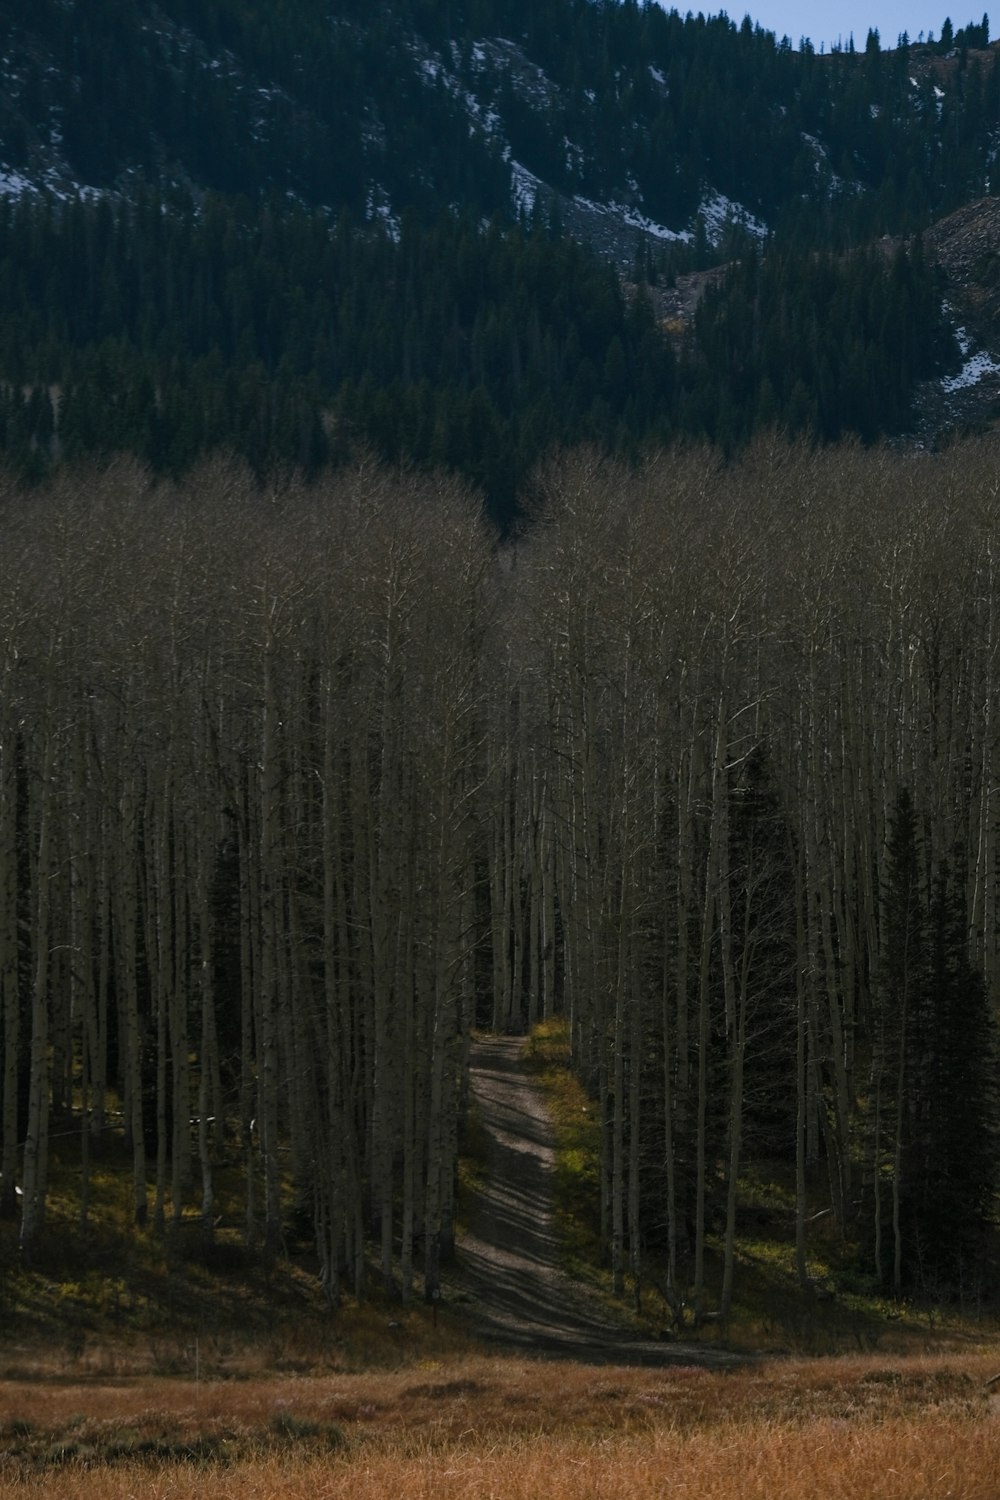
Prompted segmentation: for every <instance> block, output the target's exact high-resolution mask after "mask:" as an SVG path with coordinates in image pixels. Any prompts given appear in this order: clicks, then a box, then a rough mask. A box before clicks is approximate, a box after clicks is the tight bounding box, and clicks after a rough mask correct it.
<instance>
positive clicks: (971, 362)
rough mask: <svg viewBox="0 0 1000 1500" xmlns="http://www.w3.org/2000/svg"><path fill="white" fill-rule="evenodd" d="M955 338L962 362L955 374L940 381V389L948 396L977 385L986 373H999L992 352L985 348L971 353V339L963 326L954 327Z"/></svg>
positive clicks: (999, 365) (999, 369) (999, 366)
mask: <svg viewBox="0 0 1000 1500" xmlns="http://www.w3.org/2000/svg"><path fill="white" fill-rule="evenodd" d="M955 338H956V340H957V341H958V347H959V351H960V352H961V355H962V359H963V361H964V363H963V365H962V368H961V369H960V370H959V372H958V374H957V375H946V376H945V378H944V379H943V380H942V381H941V389H942V391H944V393H945V395H948V396H950V395H951V394H952V393H953V392H954V391H963V390H968V389H969V388H970V386H975V385H978V384H979V383H980V381H982V380H985V379H986V377H987V376H988V375H1000V364H998V363H997V361H996V360H995V359H994V358H993V356H992V354H989V353H988V352H987V351H986V350H985V349H979V350H977V351H976V353H975V354H973V353H971V349H972V340H971V339H970V338H969V335H968V333H967V332H966V330H965V329H964V328H956V329H955Z"/></svg>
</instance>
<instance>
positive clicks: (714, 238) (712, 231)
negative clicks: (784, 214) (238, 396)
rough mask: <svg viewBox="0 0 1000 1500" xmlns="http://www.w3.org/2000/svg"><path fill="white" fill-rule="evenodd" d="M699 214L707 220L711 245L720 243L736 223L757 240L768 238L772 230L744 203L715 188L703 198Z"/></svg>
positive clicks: (706, 227) (706, 229) (707, 233)
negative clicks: (737, 201) (745, 206)
mask: <svg viewBox="0 0 1000 1500" xmlns="http://www.w3.org/2000/svg"><path fill="white" fill-rule="evenodd" d="M698 214H699V217H700V218H702V219H703V220H704V221H705V233H706V235H707V236H708V242H709V244H710V245H718V244H719V243H720V242H721V241H722V239H723V236H724V235H725V233H726V230H727V229H729V228H730V226H732V225H734V224H735V225H736V226H737V227H738V228H740V229H743V230H745V231H746V232H747V234H749V235H752V237H753V238H754V239H755V240H766V239H767V236H768V234H769V232H770V231H769V230H768V227H767V225H766V224H765V223H764V221H763V220H762V219H758V218H757V217H756V216H755V215H754V214H752V213H751V212H750V210H749V209H748V208H744V206H743V204H742V203H736V202H735V201H734V200H733V199H732V198H727V197H726V195H725V193H719V192H716V191H715V190H714V189H711V190H709V191H708V192H707V193H706V195H705V197H704V198H703V199H702V201H701V205H700V207H699V209H698Z"/></svg>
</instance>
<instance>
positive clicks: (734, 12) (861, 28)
mask: <svg viewBox="0 0 1000 1500" xmlns="http://www.w3.org/2000/svg"><path fill="white" fill-rule="evenodd" d="M676 4H677V9H678V10H679V11H680V12H681V14H682V15H683V14H684V12H685V10H686V9H688V8H690V9H692V10H695V11H697V10H700V9H702V8H703V7H701V6H699V5H691V6H690V7H688V6H687V5H685V4H684V3H682V0H676ZM704 9H705V13H706V14H713V15H714V14H717V13H718V11H720V10H724V11H725V12H726V14H727V15H728V16H729V17H730V18H731V19H732V20H734V21H737V22H739V21H742V19H743V17H744V15H746V14H747V12H749V14H750V15H751V16H752V17H753V19H754V20H755V21H759V22H760V24H761V25H762V26H766V27H767V29H768V31H773V32H775V33H776V34H777V35H778V36H779V37H781V36H790V37H791V39H792V43H793V45H794V46H796V47H797V46H798V44H799V37H800V36H807V37H810V38H811V39H812V42H813V44H814V46H815V47H816V49H817V51H818V50H819V45H820V43H821V42H824V43H825V44H826V48H827V50H829V48H830V45H831V43H833V42H836V40H837V38H838V36H840V37H842V38H843V40H844V42H845V43H846V42H847V39H848V37H849V36H850V34H851V32H852V31H853V32H854V45H855V46H856V47H863V46H864V44H865V38H866V37H867V35H868V28H869V27H870V26H876V27H877V28H878V32H879V36H880V37H881V39H882V45H883V47H894V46H895V45H896V38H897V37H898V36H899V34H900V32H901V31H905V32H907V33H908V35H909V37H910V40H911V41H916V39H917V35H918V33H919V32H921V31H924V32H927V31H933V33H934V35H935V36H938V35H939V34H940V31H941V22H942V21H943V20H944V18H945V16H950V17H951V20H952V23H953V25H954V27H955V29H956V30H957V29H958V28H959V27H960V26H967V25H968V23H969V22H970V21H974V22H975V24H976V25H977V26H978V24H979V22H980V21H981V20H982V19H983V12H984V11H985V12H986V13H987V15H990V23H991V24H990V36H991V37H995V36H996V35H997V34H998V32H1000V0H994V7H993V9H994V10H995V11H996V17H995V19H994V17H993V16H992V15H991V14H990V10H991V8H990V5H989V0H977V3H976V4H971V5H970V3H969V0H962V3H961V4H960V5H958V7H957V8H956V9H954V10H949V8H948V0H933V3H928V0H912V3H910V4H906V3H905V0H869V3H868V4H864V3H862V0H807V3H799V4H796V3H795V0H759V3H758V4H757V5H756V6H754V5H752V4H745V5H739V4H737V3H726V4H719V5H717V6H714V7H712V6H705V7H704ZM966 12H968V14H966Z"/></svg>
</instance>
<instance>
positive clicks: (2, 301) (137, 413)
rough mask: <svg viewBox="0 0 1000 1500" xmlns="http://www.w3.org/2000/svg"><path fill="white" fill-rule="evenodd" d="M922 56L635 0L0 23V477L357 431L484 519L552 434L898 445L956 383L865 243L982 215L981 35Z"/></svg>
mask: <svg viewBox="0 0 1000 1500" xmlns="http://www.w3.org/2000/svg"><path fill="white" fill-rule="evenodd" d="M951 40H952V41H953V42H954V43H955V45H952V46H949V47H948V48H947V49H946V50H944V49H942V48H941V47H940V46H937V47H932V46H928V45H921V46H919V47H910V46H909V45H906V46H901V47H898V48H896V49H894V50H893V51H891V52H883V51H882V50H881V47H880V45H879V43H878V41H877V39H876V38H871V39H870V40H869V45H868V47H867V48H866V51H865V52H864V54H856V53H854V52H853V51H850V52H838V53H834V54H831V55H828V56H818V55H816V54H815V53H813V52H811V51H808V50H804V51H801V52H794V51H793V50H792V49H791V47H790V45H788V44H787V42H778V41H776V39H775V38H774V36H773V35H771V34H770V33H769V32H766V31H764V30H763V29H762V28H760V27H755V26H754V25H753V24H752V23H751V22H750V21H746V22H744V23H743V24H742V25H740V26H736V25H735V24H734V23H732V22H730V21H729V20H727V19H726V18H725V17H721V16H720V17H716V18H714V19H708V20H706V19H705V18H704V17H702V16H698V17H688V18H682V17H681V16H680V15H679V14H678V13H677V12H669V13H668V12H666V11H663V10H662V9H660V8H659V7H658V6H655V5H642V6H639V5H637V4H635V3H631V0H628V3H623V4H617V3H610V0H539V3H538V4H535V5H533V6H532V7H530V9H526V8H525V7H524V6H523V5H521V4H515V3H513V0H455V3H453V4H451V5H449V6H447V7H442V6H440V5H439V4H436V3H434V4H432V3H430V0H385V3H380V4H376V5H371V4H364V5H363V4H361V3H360V0H338V3H337V4H335V5H334V6H333V7H332V8H331V7H330V6H329V5H327V4H323V3H320V0H283V3H277V4H272V5H270V6H267V7H264V6H260V5H256V4H253V3H251V0H207V3H197V4H196V3H194V0H159V3H155V4H154V3H153V0H130V3H127V0H87V3H86V5H84V4H83V0H38V4H37V5H35V6H34V7H33V8H32V10H31V11H30V13H25V11H24V8H23V7H22V6H21V5H18V4H14V3H12V0H0V58H2V67H3V75H2V76H3V87H2V90H0V199H5V200H6V208H5V210H4V211H3V212H2V213H0V314H2V325H0V329H2V331H0V438H2V440H3V444H4V447H5V449H6V453H7V459H8V463H12V464H13V465H14V466H15V467H17V468H19V469H20V470H21V471H22V472H24V473H27V474H29V475H31V476H37V475H39V474H41V473H43V472H44V471H45V469H46V468H47V467H48V465H49V464H51V463H52V462H53V461H56V460H59V459H67V458H68V459H75V458H80V457H84V456H86V455H89V454H95V453H96V454H99V455H103V454H107V453H108V452H113V451H115V450H116V449H118V448H127V449H130V450H131V451H134V452H137V453H139V454H140V455H141V456H142V457H143V459H145V460H146V461H147V462H149V463H150V464H152V465H153V467H154V468H156V469H157V470H161V471H166V472H170V473H179V472H183V471H184V470H185V469H186V468H187V467H189V466H190V464H191V463H192V462H194V461H195V460H196V459H197V458H198V457H199V456H200V455H202V454H204V453H205V452H207V451H210V450H212V449H213V448H216V447H219V446H223V447H227V448H230V449H235V450H236V451H237V452H238V453H240V454H241V455H243V457H245V458H246V459H247V461H248V462H249V463H250V464H251V465H252V467H253V468H254V469H255V470H256V471H257V472H262V471H264V470H266V469H267V468H268V467H270V466H273V465H274V464H275V463H279V464H289V463H291V464H295V465H297V466H301V467H303V468H305V469H307V470H315V469H316V468H317V467H318V466H320V465H321V464H323V463H326V462H328V461H330V460H336V459H337V458H339V457H341V456H343V454H344V453H346V452H348V451H351V450H352V449H354V448H356V447H357V446H358V445H359V444H363V445H367V446H371V447H374V449H375V450H376V451H377V452H378V453H380V454H381V455H382V456H383V457H384V458H386V459H388V460H390V461H392V462H394V463H395V462H404V463H414V464H417V465H419V466H444V467H446V468H451V469H453V470H457V471H458V472H460V473H462V474H463V475H464V476H465V477H466V478H467V479H469V480H470V481H472V482H473V483H474V484H476V485H477V486H479V487H480V488H481V489H483V490H484V491H485V493H486V494H487V496H488V497H489V498H490V501H491V504H492V507H493V510H494V513H495V514H497V515H498V516H504V517H509V516H510V515H511V514H512V512H513V509H514V508H515V507H516V505H517V504H518V501H519V498H520V497H521V496H522V495H523V493H524V487H525V484H526V483H527V482H528V479H529V476H530V473H531V471H532V469H533V468H534V467H535V465H536V464H537V462H538V460H539V458H540V457H541V456H542V455H543V454H544V453H546V452H547V451H549V450H551V449H552V448H553V447H556V446H570V445H574V444H577V443H579V442H581V441H592V442H596V443H598V444H599V445H601V446H604V447H610V448H613V449H615V450H616V451H618V452H621V453H624V454H629V455H632V454H635V453H637V452H639V451H641V450H642V449H643V448H644V447H648V446H649V445H650V444H662V443H666V442H670V441H672V440H673V439H674V438H676V437H678V436H694V437H696V438H698V439H706V438H707V439H709V440H711V441H713V442H716V443H719V444H720V445H721V446H722V447H723V448H725V449H726V450H727V451H731V450H732V449H733V448H735V447H737V446H739V445H740V444H741V443H743V442H744V441H745V440H746V439H747V438H748V437H749V436H750V435H751V434H752V433H753V431H754V430H755V429H756V428H758V427H760V426H762V425H779V426H782V427H784V428H786V429H787V430H789V431H790V432H793V433H802V434H805V435H808V436H812V437H815V438H820V439H823V440H830V439H835V438H837V437H839V436H840V435H841V434H842V433H844V432H858V433H860V434H861V435H862V436H863V437H864V438H865V439H874V438H877V437H878V436H880V435H881V434H883V433H885V432H902V431H907V430H908V429H909V428H911V427H912V425H913V422H914V418H913V415H912V400H913V395H914V392H915V391H916V390H917V389H918V387H920V384H921V382H927V381H929V380H930V381H933V380H935V379H937V378H938V377H940V376H942V375H947V373H948V372H949V371H954V370H957V369H958V366H959V363H960V361H959V356H958V354H957V353H956V351H955V349H954V347H953V345H951V343H950V340H949V333H948V318H949V316H950V314H949V313H948V311H947V309H945V308H943V306H942V296H943V292H944V287H943V285H942V283H941V280H940V278H939V276H938V274H937V272H936V270H935V267H934V264H933V262H932V260H931V259H930V258H929V257H924V256H923V254H922V253H920V252H919V251H917V252H915V253H914V254H913V255H906V254H905V253H904V254H903V256H902V259H898V257H897V261H898V263H895V264H894V263H893V262H892V259H891V257H890V258H887V257H886V255H885V253H884V251H883V250H882V249H880V248H878V247H877V241H878V237H879V236H882V235H886V234H888V235H891V236H892V243H893V245H894V246H895V247H896V248H897V249H898V247H899V246H900V244H901V243H902V237H904V236H910V235H912V233H913V232H914V231H919V230H923V229H926V228H927V227H928V226H929V225H930V224H931V222H932V221H933V219H934V217H935V216H937V215H940V214H941V213H943V212H956V211H958V210H960V209H961V208H962V206H963V205H965V204H966V203H967V202H968V201H969V200H970V198H972V197H977V198H978V197H981V196H982V193H983V191H984V188H985V187H986V186H987V184H988V181H989V177H990V173H991V171H992V170H993V165H994V157H995V151H996V143H997V137H998V128H1000V127H998V121H1000V93H998V90H1000V70H998V69H997V67H996V66H995V52H994V50H993V49H992V48H991V47H989V46H988V45H987V43H988V36H987V35H986V34H985V32H984V30H983V28H977V27H968V28H965V30H964V31H962V32H960V33H959V34H958V35H957V36H954V37H953V38H952V39H951ZM573 242H576V243H575V244H574V243H573ZM579 245H584V246H586V247H587V249H586V250H582V249H579V248H577V247H578V246H579ZM762 245H766V253H765V254H763V255H761V253H760V247H761V246H762ZM872 246H875V247H876V248H871V247H872ZM591 251H593V252H595V254H593V255H592V254H591ZM894 253H895V252H894ZM600 261H603V262H605V267H602V266H601V265H600V264H599V262H600ZM608 264H610V266H612V267H613V268H614V272H613V273H612V272H611V271H610V270H608V269H606V267H607V265H608ZM723 266H728V267H729V269H728V270H726V271H723V270H722V269H721V267H723ZM712 267H715V268H719V269H717V270H716V271H715V274H714V275H713V277H712V287H711V290H710V292H709V294H708V295H707V296H706V298H705V299H704V301H703V303H702V304H701V305H700V306H699V308H698V311H697V314H696V315H692V313H693V308H692V307H691V306H689V305H688V302H689V301H690V302H691V303H693V301H694V299H685V298H684V297H683V296H681V297H680V298H679V299H678V301H677V303H676V306H675V307H674V308H673V309H668V310H667V311H665V312H663V313H661V314H660V315H659V317H657V315H656V314H655V313H654V310H653V309H654V307H655V306H656V305H658V304H659V301H660V299H661V298H662V297H663V296H664V295H665V294H666V293H669V292H671V291H673V290H674V289H675V285H676V281H677V278H678V277H681V278H683V277H685V276H687V275H691V274H694V273H701V272H704V270H705V269H706V268H712ZM678 309H679V313H678ZM658 324H659V326H658ZM938 393H939V394H940V391H939V392H938ZM942 419H943V420H947V419H948V414H947V412H946V411H945V412H944V413H943V418H942ZM934 420H935V421H936V420H937V419H936V418H935V419H934ZM923 425H924V427H928V426H929V425H930V426H933V425H934V422H933V421H932V420H931V418H930V417H926V416H925V418H924V419H923Z"/></svg>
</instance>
